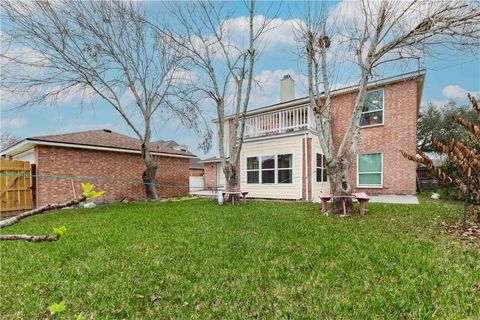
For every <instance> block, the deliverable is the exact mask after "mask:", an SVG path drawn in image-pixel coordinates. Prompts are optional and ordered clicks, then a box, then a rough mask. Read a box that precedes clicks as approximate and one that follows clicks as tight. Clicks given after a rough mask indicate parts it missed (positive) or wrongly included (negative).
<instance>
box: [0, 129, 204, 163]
mask: <svg viewBox="0 0 480 320" xmlns="http://www.w3.org/2000/svg"><path fill="white" fill-rule="evenodd" d="M34 145H52V146H61V147H72V148H83V149H97V150H104V151H117V152H129V153H139V152H140V150H141V142H140V140H139V139H135V138H132V137H129V136H126V135H123V134H120V133H117V132H113V131H111V130H107V129H103V130H90V131H81V132H72V133H65V134H58V135H48V136H37V137H29V138H27V139H25V140H22V141H21V142H19V143H17V144H15V145H13V146H11V147H9V148H7V149H6V150H3V151H2V152H1V155H12V156H13V155H16V154H19V153H21V152H24V151H26V150H28V149H31V148H32V147H33V146H34ZM149 146H150V151H151V152H152V153H153V154H157V155H166V156H168V155H170V156H179V157H188V158H191V157H194V155H193V154H192V153H190V152H189V151H181V150H176V149H174V148H172V147H168V146H167V145H165V144H162V143H150V145H149Z"/></svg>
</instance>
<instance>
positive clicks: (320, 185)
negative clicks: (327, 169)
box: [310, 135, 330, 198]
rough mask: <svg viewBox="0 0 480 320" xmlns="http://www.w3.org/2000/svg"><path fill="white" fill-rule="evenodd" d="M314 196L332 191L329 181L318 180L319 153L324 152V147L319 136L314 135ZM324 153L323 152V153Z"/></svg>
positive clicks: (312, 179)
mask: <svg viewBox="0 0 480 320" xmlns="http://www.w3.org/2000/svg"><path fill="white" fill-rule="evenodd" d="M311 137H312V173H311V176H310V177H311V181H312V197H313V198H315V197H318V196H319V195H320V194H322V193H323V194H325V193H330V184H329V183H328V181H327V182H317V153H322V147H320V142H318V137H317V136H315V135H312V136H311ZM322 154H323V153H322Z"/></svg>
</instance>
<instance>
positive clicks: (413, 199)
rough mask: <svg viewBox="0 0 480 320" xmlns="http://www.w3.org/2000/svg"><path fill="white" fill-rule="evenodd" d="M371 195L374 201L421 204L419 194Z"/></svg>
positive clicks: (371, 199)
mask: <svg viewBox="0 0 480 320" xmlns="http://www.w3.org/2000/svg"><path fill="white" fill-rule="evenodd" d="M369 197H370V202H372V203H392V204H419V202H418V198H417V196H404V195H382V196H369Z"/></svg>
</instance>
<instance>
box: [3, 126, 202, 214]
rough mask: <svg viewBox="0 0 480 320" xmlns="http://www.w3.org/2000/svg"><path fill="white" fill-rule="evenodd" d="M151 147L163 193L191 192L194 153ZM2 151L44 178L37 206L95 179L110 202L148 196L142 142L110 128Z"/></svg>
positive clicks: (38, 188) (157, 145) (60, 198)
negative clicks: (144, 181) (190, 180)
mask: <svg viewBox="0 0 480 320" xmlns="http://www.w3.org/2000/svg"><path fill="white" fill-rule="evenodd" d="M151 151H152V154H153V156H154V158H155V160H156V161H157V163H158V169H157V175H156V183H157V184H159V185H161V186H159V187H157V192H158V195H159V196H161V197H168V196H178V195H184V194H188V191H189V160H190V159H192V158H195V156H194V155H193V154H191V153H190V152H188V151H186V150H177V149H176V148H172V147H169V146H167V145H166V144H165V143H163V142H156V143H152V144H151ZM1 154H2V155H3V156H6V157H8V158H10V159H13V160H23V161H30V162H31V163H32V164H35V166H36V174H37V175H38V176H39V177H38V178H37V179H36V186H35V190H34V191H35V198H36V204H37V206H39V205H45V204H48V203H52V202H60V201H67V200H69V199H72V197H74V196H79V195H80V194H81V186H80V183H81V182H91V183H93V184H95V188H96V189H97V190H103V191H105V195H104V196H103V198H102V199H106V200H108V201H118V200H121V199H122V198H124V197H127V196H130V197H133V198H135V199H145V188H144V185H143V184H141V183H140V182H141V180H142V173H143V171H144V168H145V165H144V163H143V160H142V158H141V155H140V141H139V140H138V139H134V138H131V137H128V136H125V135H122V134H119V133H115V132H112V131H110V130H106V129H105V130H93V131H84V132H74V133H67V134H60V135H51V136H40V137H30V138H27V139H25V140H23V141H21V142H19V143H17V144H16V145H14V146H12V147H10V148H8V149H6V150H4V151H3V152H2V153H1ZM74 177H78V178H74ZM84 177H89V178H90V177H91V179H89V178H86V179H83V178H84Z"/></svg>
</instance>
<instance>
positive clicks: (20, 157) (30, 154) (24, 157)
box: [12, 149, 35, 164]
mask: <svg viewBox="0 0 480 320" xmlns="http://www.w3.org/2000/svg"><path fill="white" fill-rule="evenodd" d="M12 160H17V161H29V162H30V164H35V152H34V149H30V150H27V151H25V152H22V153H19V154H17V155H16V156H13V157H12Z"/></svg>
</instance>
